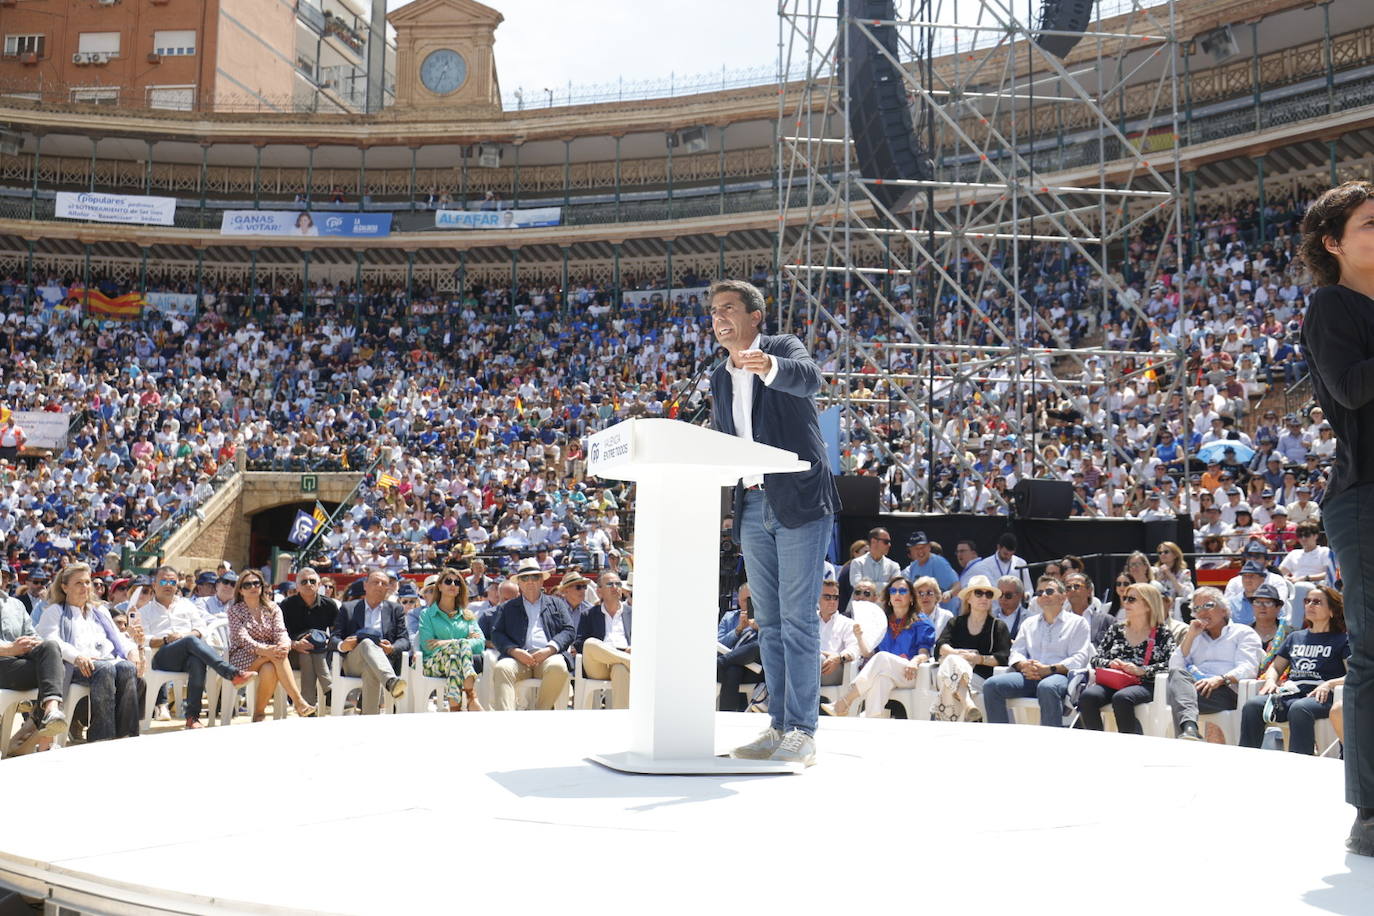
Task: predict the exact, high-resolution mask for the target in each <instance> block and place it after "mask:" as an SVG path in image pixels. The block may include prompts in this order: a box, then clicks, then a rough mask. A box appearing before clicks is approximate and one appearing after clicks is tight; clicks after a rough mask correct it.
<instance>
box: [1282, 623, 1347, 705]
mask: <svg viewBox="0 0 1374 916" xmlns="http://www.w3.org/2000/svg"><path fill="white" fill-rule="evenodd" d="M1277 654H1278V657H1279V658H1281V659H1283V660H1284V661H1286V662H1288V682H1289V683H1290V684H1295V685H1297V686H1298V687H1299V688H1301V689H1302V692H1303V695H1304V696H1306V695H1307V694H1309V693H1311V692H1312V690H1313V689H1314V688H1316V686H1317V685H1318V684H1320V683H1321V682H1322V681H1329V680H1332V679H1334V678H1338V677H1344V676H1345V660H1346V659H1348V658H1349V657H1350V637H1349V636H1348V635H1347V634H1345V633H1313V632H1312V631H1311V630H1294V631H1293V632H1292V633H1290V634H1289V635H1288V638H1287V639H1285V640H1284V641H1283V646H1282V647H1281V648H1280V649H1279V651H1278V653H1277Z"/></svg>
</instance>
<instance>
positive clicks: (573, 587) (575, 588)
mask: <svg viewBox="0 0 1374 916" xmlns="http://www.w3.org/2000/svg"><path fill="white" fill-rule="evenodd" d="M568 590H569V591H577V592H585V591H586V590H587V586H585V585H569V586H568Z"/></svg>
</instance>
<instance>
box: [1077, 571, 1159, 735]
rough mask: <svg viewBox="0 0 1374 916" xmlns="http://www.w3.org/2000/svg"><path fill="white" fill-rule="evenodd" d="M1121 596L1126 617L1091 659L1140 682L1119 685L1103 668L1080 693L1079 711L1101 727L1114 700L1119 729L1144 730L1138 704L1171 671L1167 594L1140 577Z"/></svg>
mask: <svg viewBox="0 0 1374 916" xmlns="http://www.w3.org/2000/svg"><path fill="white" fill-rule="evenodd" d="M1122 600H1123V601H1124V602H1125V608H1126V619H1125V620H1124V621H1113V622H1112V624H1111V626H1110V627H1109V628H1108V629H1107V632H1106V635H1105V636H1103V638H1102V641H1101V643H1100V644H1099V645H1098V648H1097V652H1096V654H1094V656H1093V658H1092V662H1091V663H1090V664H1091V667H1093V668H1097V669H1109V670H1111V671H1117V672H1120V674H1122V675H1124V676H1125V677H1126V678H1127V679H1133V680H1134V681H1135V683H1133V684H1124V686H1115V685H1114V684H1110V683H1106V681H1107V677H1106V676H1103V675H1100V674H1099V676H1098V677H1097V678H1096V679H1095V681H1094V683H1092V684H1089V685H1088V687H1087V688H1086V689H1084V691H1083V693H1082V695H1081V696H1080V697H1079V699H1078V711H1079V713H1080V715H1081V717H1082V720H1083V727H1084V728H1089V729H1092V730H1094V731H1102V727H1103V726H1102V707H1104V706H1106V705H1107V704H1108V703H1111V704H1112V712H1113V713H1114V714H1115V716H1116V730H1117V731H1118V732H1121V733H1122V734H1130V735H1139V734H1143V733H1144V730H1143V729H1142V728H1141V726H1140V720H1139V718H1137V717H1136V714H1135V708H1136V707H1137V706H1139V705H1140V704H1142V703H1149V702H1150V701H1152V700H1153V699H1154V695H1155V678H1156V677H1158V676H1159V675H1161V674H1165V672H1167V671H1168V668H1169V657H1170V656H1171V655H1172V654H1173V651H1174V640H1173V634H1172V633H1171V632H1170V631H1169V628H1168V626H1166V625H1165V619H1166V618H1165V613H1164V596H1163V595H1162V594H1161V592H1160V589H1159V588H1157V587H1156V586H1154V585H1152V584H1150V583H1145V584H1141V583H1135V584H1133V585H1132V586H1131V587H1130V588H1128V589H1127V590H1126V597H1125V598H1124V599H1122ZM1166 676H1167V675H1166Z"/></svg>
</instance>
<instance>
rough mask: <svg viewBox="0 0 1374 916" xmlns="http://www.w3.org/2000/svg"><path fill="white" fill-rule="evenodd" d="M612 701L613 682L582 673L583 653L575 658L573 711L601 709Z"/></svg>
mask: <svg viewBox="0 0 1374 916" xmlns="http://www.w3.org/2000/svg"><path fill="white" fill-rule="evenodd" d="M610 701H611V682H610V681H609V680H602V679H600V678H590V677H587V676H586V675H585V674H583V673H582V653H581V652H579V653H577V654H576V655H574V656H573V709H600V708H601V704H602V703H606V704H609V703H610Z"/></svg>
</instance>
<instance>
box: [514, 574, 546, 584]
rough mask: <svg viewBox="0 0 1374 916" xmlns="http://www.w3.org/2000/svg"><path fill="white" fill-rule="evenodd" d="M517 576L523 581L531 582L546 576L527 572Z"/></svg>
mask: <svg viewBox="0 0 1374 916" xmlns="http://www.w3.org/2000/svg"><path fill="white" fill-rule="evenodd" d="M515 578H517V579H519V580H520V581H521V582H529V581H531V580H533V579H542V578H544V577H543V576H541V575H540V574H539V573H525V574H524V575H520V576H516V577H515Z"/></svg>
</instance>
